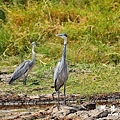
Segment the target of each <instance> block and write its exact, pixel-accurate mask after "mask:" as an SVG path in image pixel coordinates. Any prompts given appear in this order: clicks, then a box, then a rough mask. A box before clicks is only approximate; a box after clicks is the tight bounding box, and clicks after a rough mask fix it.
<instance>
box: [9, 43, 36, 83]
mask: <svg viewBox="0 0 120 120" xmlns="http://www.w3.org/2000/svg"><path fill="white" fill-rule="evenodd" d="M35 46H36V43H35V42H32V60H26V61H24V62H23V63H21V64H20V65H19V66H18V67H17V68H16V70H15V71H14V73H13V75H12V76H11V79H10V81H9V84H11V83H12V82H14V81H15V80H16V79H18V78H20V77H23V84H24V85H26V78H27V76H28V73H29V71H30V70H31V69H32V67H33V65H34V63H35V59H36V56H35V52H34V48H35Z"/></svg>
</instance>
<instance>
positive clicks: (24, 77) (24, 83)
mask: <svg viewBox="0 0 120 120" xmlns="http://www.w3.org/2000/svg"><path fill="white" fill-rule="evenodd" d="M26 78H27V76H26V75H24V76H23V85H26Z"/></svg>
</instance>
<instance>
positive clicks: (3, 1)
mask: <svg viewBox="0 0 120 120" xmlns="http://www.w3.org/2000/svg"><path fill="white" fill-rule="evenodd" d="M57 33H66V34H67V35H68V45H67V61H68V63H69V67H70V76H69V79H68V81H67V93H68V94H80V95H91V94H98V93H110V92H120V1H119V0H0V61H1V62H0V66H1V68H0V71H2V70H3V69H7V72H8V73H11V72H13V71H14V69H15V68H16V66H18V65H19V64H20V63H21V62H23V61H24V60H26V59H31V42H32V41H36V43H37V46H36V49H35V51H36V57H37V61H36V63H35V66H34V68H33V70H32V72H31V73H30V75H29V76H28V80H27V85H26V86H23V85H22V83H21V82H18V81H19V80H16V83H15V85H12V86H9V85H6V84H4V83H1V88H0V89H1V90H3V91H5V92H10V91H12V92H13V91H14V92H17V93H21V92H22V93H25V94H31V95H35V94H46V93H52V92H53V91H54V89H52V88H51V86H52V85H53V70H54V67H55V65H56V63H57V62H58V61H59V59H60V58H61V54H62V46H63V40H61V39H60V38H57V37H56V36H55V34H57ZM71 88H72V89H71Z"/></svg>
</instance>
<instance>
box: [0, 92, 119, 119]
mask: <svg viewBox="0 0 120 120" xmlns="http://www.w3.org/2000/svg"><path fill="white" fill-rule="evenodd" d="M66 100H67V105H63V95H62V94H61V98H60V101H61V106H60V110H58V109H57V96H56V95H54V96H53V95H52V94H48V95H40V96H27V95H14V94H12V93H11V94H3V95H0V119H1V120H33V119H37V120H41V119H43V120H96V119H98V120H99V119H100V120H102V119H104V120H109V119H112V120H119V119H120V93H111V94H99V95H95V96H89V97H88V96H84V97H81V96H79V95H67V99H66Z"/></svg>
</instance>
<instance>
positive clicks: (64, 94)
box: [64, 83, 66, 105]
mask: <svg viewBox="0 0 120 120" xmlns="http://www.w3.org/2000/svg"><path fill="white" fill-rule="evenodd" d="M64 105H66V83H64Z"/></svg>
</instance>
